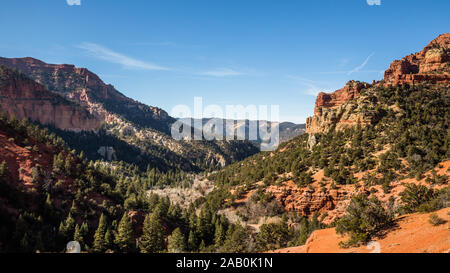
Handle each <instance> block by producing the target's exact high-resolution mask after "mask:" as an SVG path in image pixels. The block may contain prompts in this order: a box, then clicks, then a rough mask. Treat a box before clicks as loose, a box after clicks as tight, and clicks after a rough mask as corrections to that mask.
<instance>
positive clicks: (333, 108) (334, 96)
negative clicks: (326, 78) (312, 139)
mask: <svg viewBox="0 0 450 273" xmlns="http://www.w3.org/2000/svg"><path fill="white" fill-rule="evenodd" d="M369 87H370V85H369V84H367V83H363V82H357V81H350V82H348V83H347V84H346V85H345V87H344V88H342V89H339V90H337V91H335V92H334V93H331V94H327V93H320V94H319V95H318V96H317V99H316V105H315V108H314V116H313V117H309V118H308V119H307V120H306V132H307V133H309V134H315V133H323V132H327V131H329V130H330V129H332V128H336V129H337V130H341V129H345V128H347V127H349V126H354V125H356V124H367V123H370V122H371V120H372V118H371V117H370V116H365V115H361V114H359V112H358V111H354V110H355V108H354V106H353V105H350V104H348V102H350V101H352V100H354V99H356V98H358V97H359V96H360V92H361V90H363V89H365V88H369Z"/></svg>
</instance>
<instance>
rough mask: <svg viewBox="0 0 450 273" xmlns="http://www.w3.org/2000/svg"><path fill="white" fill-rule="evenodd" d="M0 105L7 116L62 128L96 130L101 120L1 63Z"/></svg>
mask: <svg viewBox="0 0 450 273" xmlns="http://www.w3.org/2000/svg"><path fill="white" fill-rule="evenodd" d="M0 76H1V77H0V108H1V111H6V112H7V113H8V114H9V115H10V116H15V117H16V118H20V119H21V118H29V119H31V120H34V121H38V122H40V123H42V124H46V125H53V126H55V127H57V128H60V129H63V130H71V131H95V130H97V129H98V128H99V126H100V120H98V119H96V118H95V117H94V116H92V115H91V114H90V113H89V112H88V111H86V110H85V109H83V108H82V107H80V106H78V105H76V104H74V103H72V102H69V101H68V100H66V99H65V98H63V97H61V96H60V95H58V94H55V93H53V92H50V91H48V90H47V89H46V88H45V87H44V86H43V85H41V84H38V83H36V82H34V81H33V80H30V79H28V78H26V77H25V76H23V75H21V74H19V73H17V72H15V71H12V70H10V69H7V68H1V67H0Z"/></svg>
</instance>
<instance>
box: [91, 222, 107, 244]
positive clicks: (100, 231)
mask: <svg viewBox="0 0 450 273" xmlns="http://www.w3.org/2000/svg"><path fill="white" fill-rule="evenodd" d="M105 233H106V217H105V215H104V214H102V215H101V216H100V220H99V222H98V227H97V230H96V231H95V234H94V245H93V250H94V251H95V252H103V251H105V250H106V242H105Z"/></svg>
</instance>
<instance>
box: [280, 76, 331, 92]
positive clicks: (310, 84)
mask: <svg viewBox="0 0 450 273" xmlns="http://www.w3.org/2000/svg"><path fill="white" fill-rule="evenodd" d="M286 77H287V78H289V79H291V80H295V81H296V82H297V83H298V84H300V85H302V86H304V87H306V89H304V91H303V93H305V94H306V95H310V96H317V95H318V94H319V93H320V92H330V90H331V89H329V88H327V87H324V85H325V84H324V83H321V82H318V81H313V80H310V79H306V78H302V77H298V76H292V75H288V76H286Z"/></svg>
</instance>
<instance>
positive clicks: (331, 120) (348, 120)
mask: <svg viewBox="0 0 450 273" xmlns="http://www.w3.org/2000/svg"><path fill="white" fill-rule="evenodd" d="M423 82H427V83H432V84H444V85H450V33H446V34H443V35H440V36H439V37H438V38H436V39H435V40H433V41H431V42H430V44H429V45H428V46H426V47H425V48H424V49H423V50H422V51H421V52H418V53H415V54H411V55H409V56H406V57H404V58H403V59H401V60H396V61H394V62H393V63H392V64H391V65H390V67H389V69H388V70H386V72H385V76H384V80H383V81H380V82H379V83H376V85H383V86H389V85H403V84H408V85H415V84H419V83H423ZM370 86H371V85H369V84H366V83H360V82H355V81H351V82H349V83H347V85H346V86H345V87H344V88H342V89H339V90H337V91H335V92H333V93H331V94H327V93H320V94H319V95H318V96H317V99H316V105H315V109H314V116H313V117H310V118H308V119H307V120H306V132H307V133H310V134H315V133H322V132H327V131H329V130H330V129H331V128H336V129H337V130H340V129H344V128H346V127H349V126H354V125H356V124H358V123H360V124H368V123H370V122H371V121H372V118H373V117H371V116H370V113H366V114H368V115H357V114H355V113H354V111H353V110H354V109H352V108H351V107H350V106H348V105H346V103H347V102H349V101H351V100H354V99H356V98H358V97H359V94H360V92H361V90H362V89H364V88H369V87H370Z"/></svg>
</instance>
